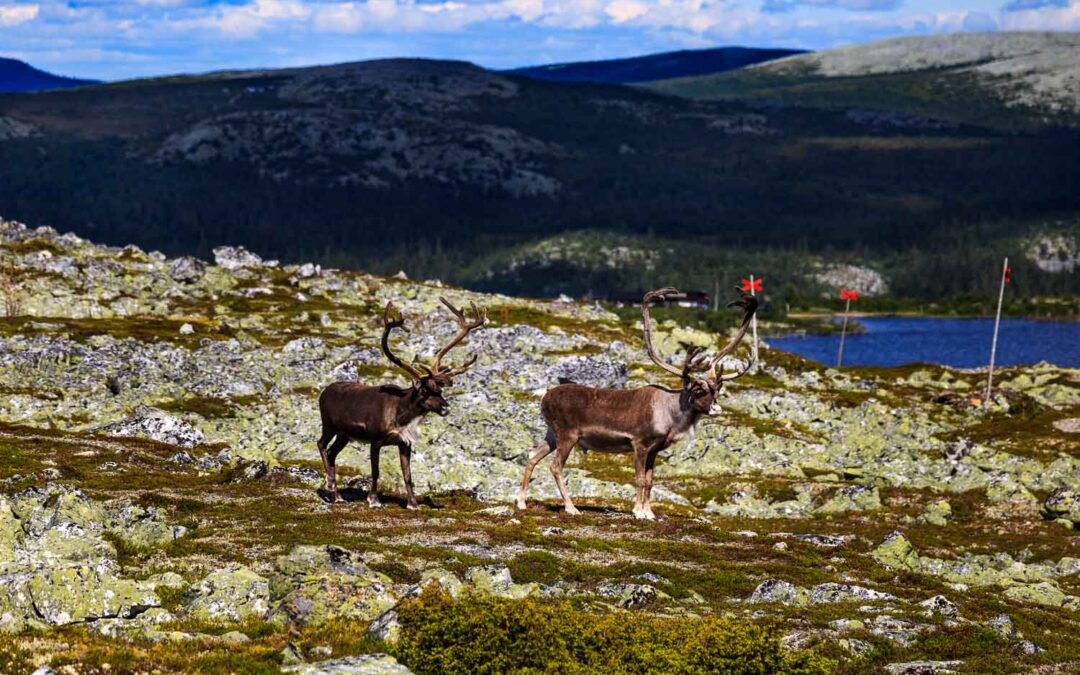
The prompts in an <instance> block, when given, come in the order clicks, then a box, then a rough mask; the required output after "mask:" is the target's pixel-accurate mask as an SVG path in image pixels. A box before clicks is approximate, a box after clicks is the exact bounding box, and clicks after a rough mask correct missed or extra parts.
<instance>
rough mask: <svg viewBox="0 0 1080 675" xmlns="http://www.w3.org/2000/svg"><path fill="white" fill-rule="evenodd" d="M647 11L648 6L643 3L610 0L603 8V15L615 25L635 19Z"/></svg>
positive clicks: (629, 0) (627, 0) (630, 0)
mask: <svg viewBox="0 0 1080 675" xmlns="http://www.w3.org/2000/svg"><path fill="white" fill-rule="evenodd" d="M648 11H649V6H648V5H647V4H645V3H644V2H640V0H612V2H609V3H608V5H607V7H605V8H604V13H605V14H607V15H608V16H610V17H611V18H612V20H614V21H615V23H624V22H626V21H630V20H631V19H636V18H638V17H639V16H642V15H644V14H646V13H647V12H648Z"/></svg>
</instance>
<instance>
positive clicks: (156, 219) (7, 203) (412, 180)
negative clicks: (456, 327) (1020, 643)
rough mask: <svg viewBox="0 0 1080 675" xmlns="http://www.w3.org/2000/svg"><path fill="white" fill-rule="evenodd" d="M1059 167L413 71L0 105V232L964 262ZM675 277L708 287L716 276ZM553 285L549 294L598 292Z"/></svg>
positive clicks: (942, 126)
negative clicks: (667, 249) (619, 240)
mask: <svg viewBox="0 0 1080 675" xmlns="http://www.w3.org/2000/svg"><path fill="white" fill-rule="evenodd" d="M797 58H802V57H797ZM1077 156H1080V134H1078V133H1076V132H1075V131H1073V130H1068V129H1059V130H1056V131H1030V132H1026V133H1021V134H1016V133H1003V132H1001V131H999V130H997V129H994V128H987V127H984V126H979V125H974V124H961V123H956V122H950V121H942V120H940V119H934V118H930V117H924V116H915V115H911V114H907V115H899V114H894V113H891V112H890V113H882V112H877V111H873V110H868V109H866V108H864V107H845V106H841V105H837V106H835V108H833V109H822V108H819V107H813V106H809V105H808V106H800V105H786V106H768V105H761V104H759V103H755V102H742V101H711V100H705V101H700V100H688V99H684V98H680V97H674V96H668V95H659V94H657V93H654V92H651V91H647V90H643V89H640V88H636V87H626V86H618V85H600V84H587V83H585V84H582V83H575V84H568V83H560V82H545V81H539V80H534V79H529V78H524V77H520V76H514V75H508V74H505V73H497V72H491V71H487V70H484V69H482V68H479V67H477V66H474V65H471V64H468V63H461V62H447V61H429V60H416V59H391V60H380V61H368V62H360V63H348V64H339V65H334V66H325V67H316V68H302V69H288V70H262V71H246V72H224V73H213V74H209V75H202V76H178V77H169V78H158V79H150V80H135V81H130V82H119V83H112V84H107V85H99V86H92V87H82V88H78V89H69V90H60V91H51V92H38V93H34V94H0V214H4V215H5V216H6V217H10V218H18V219H20V220H22V221H24V222H29V223H33V224H47V225H52V226H54V227H56V228H58V229H62V230H72V231H75V232H77V233H79V234H81V235H83V236H88V237H93V238H94V239H96V240H101V241H104V242H106V243H114V244H120V245H122V244H126V243H130V242H134V243H136V244H138V245H140V246H142V247H144V248H147V249H160V250H162V251H165V252H168V253H170V254H174V255H175V254H185V253H194V254H201V255H208V254H209V251H210V249H212V248H213V247H214V246H215V245H218V244H220V243H222V242H230V243H235V244H243V245H246V246H248V247H250V248H252V249H253V250H256V251H258V252H259V253H260V254H262V255H264V256H267V257H275V258H281V259H283V260H286V261H288V260H298V259H314V260H317V261H319V262H322V263H323V264H327V265H335V266H349V267H363V268H366V269H370V270H372V271H379V272H387V273H394V272H397V271H398V270H399V269H403V270H405V271H406V272H407V273H408V274H409V275H410V276H414V277H421V278H432V277H437V278H440V279H444V280H447V281H459V282H469V283H473V282H474V281H475V282H476V283H477V284H479V283H481V282H482V280H483V279H484V278H485V277H484V274H483V271H477V270H476V269H474V268H473V267H472V264H473V263H474V262H475V261H478V260H487V259H492V260H495V259H497V258H498V257H499V256H497V255H496V256H494V257H492V258H489V256H491V254H496V253H498V252H499V251H501V250H510V249H512V248H513V247H518V246H522V245H527V244H528V243H529V242H535V241H542V240H544V239H546V238H549V237H551V236H553V235H558V234H560V233H564V232H575V231H584V230H590V231H599V232H611V233H618V234H622V235H630V236H644V237H646V238H647V240H650V241H651V240H653V238H663V239H665V240H680V241H686V242H690V243H691V244H695V245H698V246H700V247H708V248H709V250H713V249H718V248H719V249H723V250H725V251H730V252H732V253H731V255H734V256H736V257H735V259H738V258H737V254H738V251H740V250H749V249H752V250H764V249H771V250H783V251H796V252H801V254H805V255H812V254H815V253H816V252H821V251H834V252H840V253H843V252H845V251H846V252H860V251H861V252H863V253H865V256H863V257H877V256H880V255H884V254H886V253H889V252H893V251H897V250H905V251H907V250H912V251H927V250H930V251H933V252H935V255H936V254H937V253H940V252H943V251H949V252H955V251H956V250H967V249H964V248H963V247H970V246H972V245H976V246H982V245H984V244H985V245H990V241H991V239H993V238H996V237H1000V236H1002V233H1003V232H1004V233H1007V234H1008V236H1019V235H1021V234H1023V232H1021V230H1026V229H1028V228H1030V227H1035V226H1038V224H1039V223H1042V222H1049V221H1052V220H1054V219H1057V218H1060V217H1062V216H1065V217H1071V216H1072V214H1075V213H1077V212H1080V176H1078V174H1077V172H1076V171H1075V160H1076V157H1077ZM1070 222H1071V221H1070ZM991 226H992V227H991ZM943 241H947V242H948V246H944V245H943V244H942V242H943ZM958 247H960V248H958ZM948 258H949V260H952V261H955V264H956V265H957V266H958V267H964V266H965V265H966V266H971V265H975V264H976V263H975V262H974V261H975V260H978V259H979V258H978V256H964V255H961V256H957V255H954V254H953V253H949V256H948ZM669 259H670V258H665V260H669ZM731 259H732V258H731V256H729V255H727V254H725V255H719V254H718V255H717V256H714V257H712V258H710V260H731ZM913 259H914V258H913ZM674 264H677V262H676V263H674ZM912 269H921V268H919V267H917V266H916V267H913V268H912ZM927 269H928V270H930V269H933V270H937V269H938V268H936V267H928V268H927ZM695 270H696V271H695V274H696V276H694V277H693V278H694V279H697V280H698V281H697V284H698V285H699V286H702V287H706V288H711V286H712V284H711V282H712V280H713V278H714V275H715V272H714V270H712V269H709V266H708V265H707V264H706V265H702V266H700V269H698V268H695ZM564 272H567V271H566V270H562V269H561V268H552V269H548V270H546V272H545V271H544V270H543V269H541V272H539V273H540V274H545V273H546V274H548V275H555V274H562V273H564ZM567 274H568V275H567V277H566V278H567V280H568V281H567V284H566V285H557V284H556V285H554V286H557V287H558V288H562V289H565V290H566V291H567V292H571V293H577V292H582V293H583V292H586V291H589V290H594V291H602V290H604V289H602V288H599V287H596V286H594V285H593V283H594V281H593V280H592V279H585V278H584V277H580V276H575V275H573V274H570V273H567ZM466 275H468V276H467V277H466ZM504 276H505V275H504ZM973 276H974V275H971V274H966V273H965V274H963V275H961V276H960V277H958V278H964V279H967V278H972V277H973ZM611 279H613V281H612V282H611V283H621V281H619V279H621V277H611ZM587 284H588V285H587ZM485 287H487V288H490V287H491V286H485ZM552 287H553V285H552V284H550V283H546V282H544V281H543V280H536V281H535V283H534V282H529V283H527V284H517V285H514V286H513V287H509V286H508V287H507V288H506V290H513V291H515V292H525V293H528V292H534V291H535V290H543V289H548V288H552ZM894 288H895V289H896V292H899V293H904V292H907V291H906V290H905V289H904V288H903V287H901V286H896V287H894ZM1038 288H1040V286H1039V285H1038V284H1030V285H1025V289H1031V290H1030V292H1035V290H1036V289H1038ZM1047 288H1050V287H1047ZM979 290H980V287H978V286H977V285H973V286H962V285H958V286H956V287H950V292H953V293H964V292H968V293H974V292H979Z"/></svg>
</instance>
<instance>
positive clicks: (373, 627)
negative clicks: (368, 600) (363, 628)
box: [368, 609, 401, 644]
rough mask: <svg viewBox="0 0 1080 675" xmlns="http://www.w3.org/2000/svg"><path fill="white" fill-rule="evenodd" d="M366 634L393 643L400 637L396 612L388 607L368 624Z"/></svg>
mask: <svg viewBox="0 0 1080 675" xmlns="http://www.w3.org/2000/svg"><path fill="white" fill-rule="evenodd" d="M368 634H369V635H371V636H372V637H375V638H377V639H379V640H382V641H383V642H386V643H388V644H394V643H396V642H397V641H398V639H399V638H400V637H401V623H400V621H398V614H397V612H395V611H394V610H393V609H388V610H386V611H385V612H383V613H382V614H380V615H379V616H377V617H375V620H374V621H372V622H371V624H370V625H368Z"/></svg>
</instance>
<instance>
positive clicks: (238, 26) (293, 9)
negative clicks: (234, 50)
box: [194, 0, 393, 38]
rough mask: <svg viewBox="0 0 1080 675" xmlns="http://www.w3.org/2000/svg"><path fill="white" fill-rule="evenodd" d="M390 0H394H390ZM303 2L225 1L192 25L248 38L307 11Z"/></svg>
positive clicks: (285, 22)
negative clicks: (225, 2) (235, 2)
mask: <svg viewBox="0 0 1080 675" xmlns="http://www.w3.org/2000/svg"><path fill="white" fill-rule="evenodd" d="M389 1H391V2H392V1H393V0H389ZM310 13H311V10H309V9H308V8H307V7H306V6H305V5H304V3H302V2H298V1H295V0H253V2H249V3H247V4H244V5H228V6H224V7H221V8H219V9H217V10H216V13H215V14H213V15H211V16H208V17H205V18H202V19H199V20H196V21H195V22H194V24H195V25H202V26H205V27H209V28H214V29H217V30H219V31H221V32H222V33H225V34H226V35H229V36H232V37H237V38H251V37H255V36H256V35H258V34H259V33H260V32H262V31H263V30H265V29H267V28H268V27H270V26H271V25H273V24H287V23H290V22H295V21H297V20H300V19H307V17H308V16H309V15H310Z"/></svg>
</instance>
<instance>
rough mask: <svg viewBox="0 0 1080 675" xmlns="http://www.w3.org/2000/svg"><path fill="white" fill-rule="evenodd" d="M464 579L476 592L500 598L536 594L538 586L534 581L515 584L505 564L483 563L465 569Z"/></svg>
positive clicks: (516, 597)
mask: <svg viewBox="0 0 1080 675" xmlns="http://www.w3.org/2000/svg"><path fill="white" fill-rule="evenodd" d="M465 581H466V583H467V584H469V586H471V587H472V588H473V590H475V591H476V592H477V593H481V594H484V595H494V596H497V597H500V598H513V599H519V598H524V597H528V596H530V595H537V594H538V593H539V592H540V586H539V585H537V584H535V583H527V584H516V583H514V580H513V578H511V576H510V569H509V568H508V567H507V566H506V565H484V566H481V567H470V568H469V569H467V570H465Z"/></svg>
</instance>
